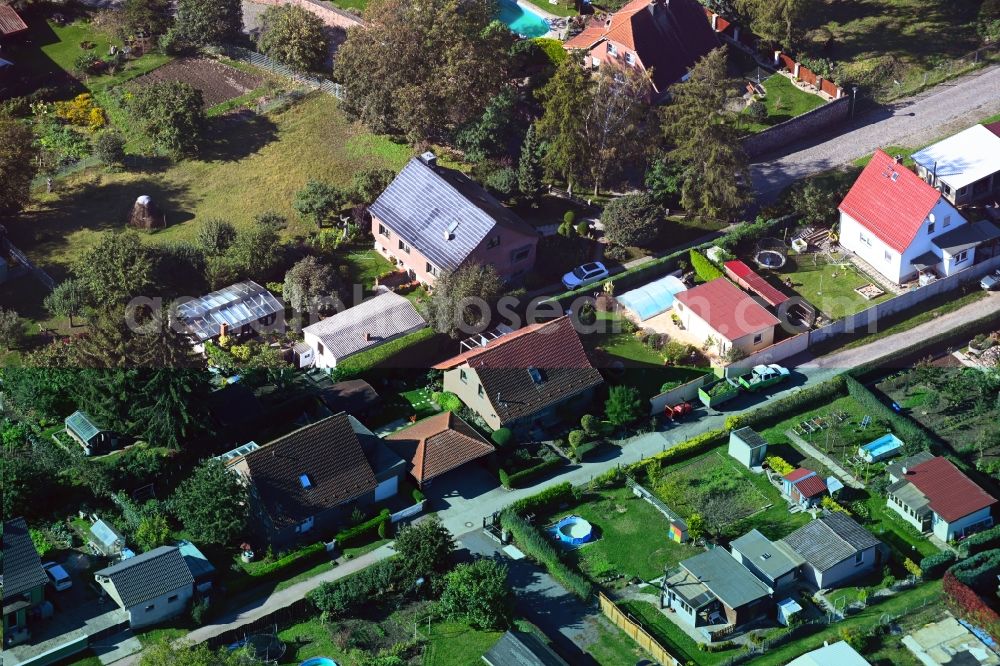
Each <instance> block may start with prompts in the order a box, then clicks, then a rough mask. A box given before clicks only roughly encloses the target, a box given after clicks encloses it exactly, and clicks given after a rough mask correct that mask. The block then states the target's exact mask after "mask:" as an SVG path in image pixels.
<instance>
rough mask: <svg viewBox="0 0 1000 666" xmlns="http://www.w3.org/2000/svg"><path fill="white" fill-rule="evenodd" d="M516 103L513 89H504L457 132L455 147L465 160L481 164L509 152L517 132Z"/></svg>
mask: <svg viewBox="0 0 1000 666" xmlns="http://www.w3.org/2000/svg"><path fill="white" fill-rule="evenodd" d="M516 102H517V96H516V93H515V91H514V89H513V88H504V89H503V90H502V91H501V92H500V94H499V95H497V96H496V97H494V98H493V99H491V100H490V103H489V104H487V106H486V110H485V111H483V113H482V115H481V116H479V117H478V118H476V119H474V120H472V121H471V122H469V123H466V124H465V125H464V126H462V127H461V128H460V129H459V130H458V131H457V132H456V134H455V145H456V146H458V148H459V149H461V150H462V151H464V152H465V156H466V158H468V159H469V160H471V161H473V162H482V161H483V160H486V159H489V158H491V157H497V156H499V155H504V154H506V153H507V152H508V150H509V148H510V144H511V142H512V140H513V138H514V136H515V134H516V133H517V118H516V117H515V115H514V110H515V106H516Z"/></svg>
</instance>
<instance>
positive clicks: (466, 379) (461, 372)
mask: <svg viewBox="0 0 1000 666" xmlns="http://www.w3.org/2000/svg"><path fill="white" fill-rule="evenodd" d="M458 378H459V379H461V380H462V381H463V382H465V383H466V384H468V383H469V376H468V375H466V374H465V370H459V371H458Z"/></svg>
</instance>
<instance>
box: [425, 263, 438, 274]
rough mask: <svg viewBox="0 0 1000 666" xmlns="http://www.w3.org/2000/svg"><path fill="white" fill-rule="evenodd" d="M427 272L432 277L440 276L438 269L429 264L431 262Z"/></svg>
mask: <svg viewBox="0 0 1000 666" xmlns="http://www.w3.org/2000/svg"><path fill="white" fill-rule="evenodd" d="M427 272H428V273H429V274H431V275H437V274H438V272H437V269H436V268H434V265H433V264H431V262H429V261H428V262H427Z"/></svg>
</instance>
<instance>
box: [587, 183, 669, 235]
mask: <svg viewBox="0 0 1000 666" xmlns="http://www.w3.org/2000/svg"><path fill="white" fill-rule="evenodd" d="M659 218H660V209H659V206H657V205H656V201H655V200H654V199H653V195H652V194H650V193H649V192H643V193H641V194H626V195H625V196H623V197H618V198H617V199H612V200H611V202H610V203H609V204H608V205H607V206H605V207H604V213H603V214H602V215H601V222H602V223H603V224H604V231H605V236H607V239H608V241H609V242H611V243H614V244H615V245H621V246H625V247H627V246H630V245H643V244H645V243H648V242H650V241H651V240H653V239H654V238H656V234H657V231H658V229H657V227H656V223H657V221H658V220H659Z"/></svg>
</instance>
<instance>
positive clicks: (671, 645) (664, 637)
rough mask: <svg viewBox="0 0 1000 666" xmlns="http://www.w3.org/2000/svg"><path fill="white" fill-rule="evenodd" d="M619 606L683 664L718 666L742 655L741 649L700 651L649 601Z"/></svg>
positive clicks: (630, 602)
mask: <svg viewBox="0 0 1000 666" xmlns="http://www.w3.org/2000/svg"><path fill="white" fill-rule="evenodd" d="M618 605H619V606H620V607H621V608H622V610H624V611H625V612H627V613H629V614H630V615H631V616H632V617H633V618H634V619H636V620H637V621H638V622H639V624H641V625H642V627H643V629H645V630H646V631H647V632H649V634H650V635H651V636H652V637H653V638H654V639H656V641H657V642H658V643H659V644H660V645H662V646H663V647H664V648H666V650H667V652H669V653H670V654H672V655H674V657H676V658H678V659H680V661H681V663H685V664H697V666H715V664H722V663H724V662H725V661H726V660H727V659H730V658H732V657H733V656H735V655H737V654H740V653H741V652H742V650H741V649H739V648H733V649H730V650H720V651H718V652H703V651H701V650H699V649H698V644H697V643H696V642H695V641H694V640H693V639H692V638H691V637H690V636H688V635H687V634H686V633H684V631H683V630H681V629H680V628H679V627H678V626H677V625H676V624H674V623H673V622H671V621H670V619H669V618H667V617H666V616H665V615H664V614H663V613H661V612H660V610H659V609H658V608H657V607H656V606H655V605H653V604H651V603H649V602H648V601H639V600H629V601H623V602H621V603H620V604H618Z"/></svg>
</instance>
